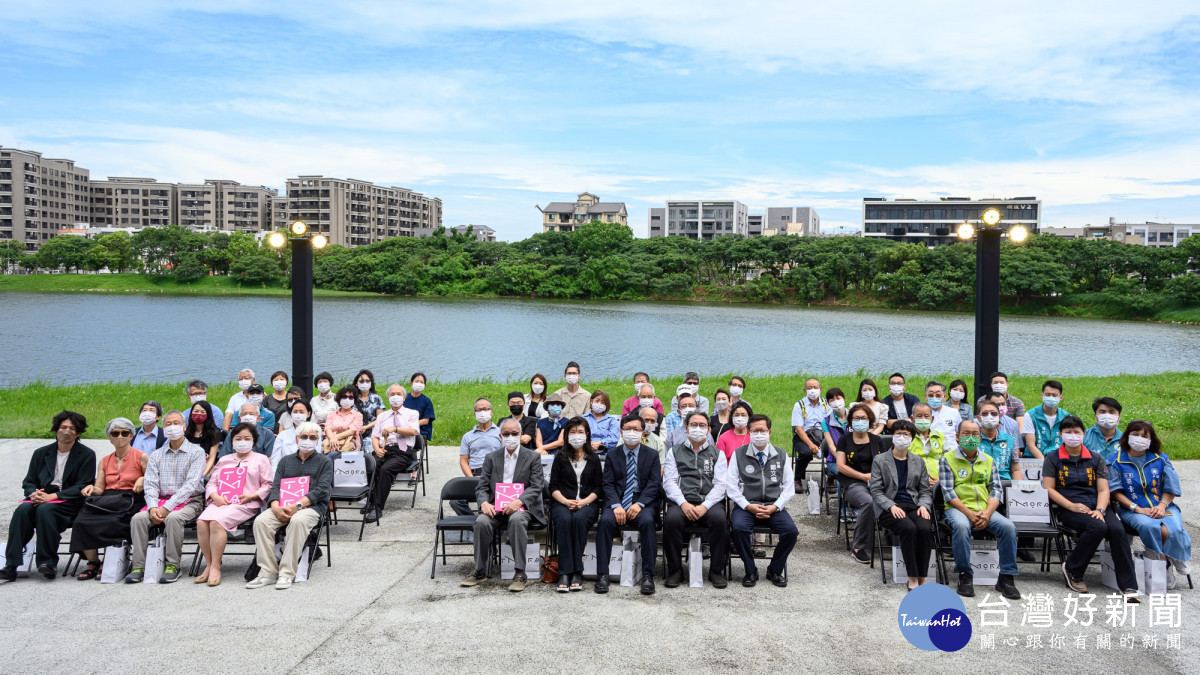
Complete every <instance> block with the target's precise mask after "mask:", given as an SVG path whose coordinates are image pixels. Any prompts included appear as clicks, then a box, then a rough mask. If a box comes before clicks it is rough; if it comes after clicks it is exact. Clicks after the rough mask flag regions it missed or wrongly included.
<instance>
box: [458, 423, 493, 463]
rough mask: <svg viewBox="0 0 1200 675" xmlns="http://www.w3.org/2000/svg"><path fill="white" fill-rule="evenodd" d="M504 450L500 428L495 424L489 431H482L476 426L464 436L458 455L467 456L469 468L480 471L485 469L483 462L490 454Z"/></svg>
mask: <svg viewBox="0 0 1200 675" xmlns="http://www.w3.org/2000/svg"><path fill="white" fill-rule="evenodd" d="M503 449H504V443H503V442H501V441H500V427H498V426H496V425H495V424H493V425H491V426H490V427H488V428H487V431H480V430H479V427H477V426H476V427H472V428H471V430H470V431H468V432H467V433H465V434H463V437H462V443H460V444H459V445H458V454H459V455H466V456H467V466H469V467H471V468H472V469H479V468H482V467H483V460H484V458H485V457H487V456H488V454H489V453H492V452H495V451H497V450H503Z"/></svg>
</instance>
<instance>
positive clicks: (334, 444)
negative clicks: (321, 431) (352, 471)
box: [324, 387, 363, 459]
mask: <svg viewBox="0 0 1200 675" xmlns="http://www.w3.org/2000/svg"><path fill="white" fill-rule="evenodd" d="M357 395H358V392H357V391H355V389H354V388H353V387H342V388H341V389H339V390H338V393H337V402H338V407H337V410H334V411H333V412H331V413H329V416H328V417H326V418H325V443H324V446H325V454H330V453H334V452H336V453H339V454H338V455H336V457H340V456H341V453H343V452H358V449H359V448H360V447H362V446H361V445H359V444H360V443H361V437H360V436H359V434H361V433H362V430H363V417H362V413H361V412H359V411H358V409H357V408H355V407H354V399H355V397H357ZM336 457H335V459H336Z"/></svg>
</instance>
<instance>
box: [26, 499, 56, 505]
mask: <svg viewBox="0 0 1200 675" xmlns="http://www.w3.org/2000/svg"><path fill="white" fill-rule="evenodd" d="M21 503H22V504H32V503H33V500H32V499H22V500H21ZM42 503H43V504H66V503H67V500H65V499H51V500H50V501H48V502H42Z"/></svg>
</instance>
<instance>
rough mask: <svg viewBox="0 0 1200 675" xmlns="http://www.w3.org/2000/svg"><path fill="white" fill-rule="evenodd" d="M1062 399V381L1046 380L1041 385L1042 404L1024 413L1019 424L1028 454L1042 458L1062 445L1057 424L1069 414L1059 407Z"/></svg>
mask: <svg viewBox="0 0 1200 675" xmlns="http://www.w3.org/2000/svg"><path fill="white" fill-rule="evenodd" d="M1062 401H1063V386H1062V382H1059V381H1058V380H1046V382H1045V384H1043V385H1042V404H1041V405H1039V406H1037V407H1036V408H1031V409H1030V410H1029V412H1027V413H1025V421H1024V422H1023V423H1022V424H1021V433H1023V434H1025V450H1026V454H1028V455H1029V456H1031V457H1036V458H1037V459H1043V457H1044V455H1045V454H1046V453H1047V452H1054V451H1055V450H1057V449H1058V448H1059V446H1061V445H1062V436H1060V435H1059V425H1060V424H1062V421H1063V420H1064V419H1065V418H1066V417H1067V416H1068V415H1070V414H1071V413H1069V412H1067V411H1066V410H1063V409H1062V408H1061V407H1060V406H1061V405H1062Z"/></svg>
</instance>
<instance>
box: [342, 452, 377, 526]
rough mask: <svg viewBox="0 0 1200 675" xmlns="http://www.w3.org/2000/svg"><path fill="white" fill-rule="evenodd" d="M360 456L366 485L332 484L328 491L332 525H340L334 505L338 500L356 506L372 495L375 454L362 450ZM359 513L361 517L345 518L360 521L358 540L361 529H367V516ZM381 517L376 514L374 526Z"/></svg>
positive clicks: (353, 521)
mask: <svg viewBox="0 0 1200 675" xmlns="http://www.w3.org/2000/svg"><path fill="white" fill-rule="evenodd" d="M362 456H363V459H364V462H365V464H366V467H367V484H366V486H365V487H338V486H336V485H335V486H333V489H332V490H331V491H330V493H329V502H330V504H329V512H330V514H332V516H333V524H334V525H340V524H341V522H342V521H341V518H340V517H339V516H338V512H337V509H336V508H335V506H336V504H337V503H338V502H343V503H346V504H350V505H355V506H356V505H357V504H358V502H361V501H363V500H364V499H365V500H367V502H368V504H369V503H370V500H371V499H372V498H373V495H374V492H375V454H374V453H372V452H368V451H364V452H363V453H362ZM361 515H362V517H361V518H351V519H348V520H346V522H347V523H360V525H359V528H358V540H359V541H362V538H363V531H364V530H366V529H367V516H366V514H361ZM382 517H383V514H382V513H377V514H376V518H375V527H379V521H380V520H381V519H382Z"/></svg>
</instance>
